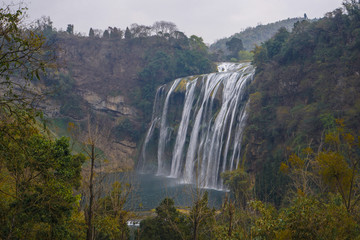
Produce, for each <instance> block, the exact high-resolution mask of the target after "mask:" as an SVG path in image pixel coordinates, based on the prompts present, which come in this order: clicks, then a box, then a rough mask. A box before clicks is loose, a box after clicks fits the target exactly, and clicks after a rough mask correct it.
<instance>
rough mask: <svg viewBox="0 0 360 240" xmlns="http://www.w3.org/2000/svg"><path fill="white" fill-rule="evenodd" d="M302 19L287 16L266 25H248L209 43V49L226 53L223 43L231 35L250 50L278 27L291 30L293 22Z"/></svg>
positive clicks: (269, 36)
mask: <svg viewBox="0 0 360 240" xmlns="http://www.w3.org/2000/svg"><path fill="white" fill-rule="evenodd" d="M302 20H304V18H288V19H285V20H281V21H277V22H274V23H269V24H266V25H261V24H260V25H258V26H256V27H248V28H246V29H245V30H244V31H241V32H239V33H235V34H234V35H232V36H230V37H228V38H222V39H220V40H218V41H216V42H215V43H213V44H211V46H210V51H212V52H217V51H220V50H221V51H222V52H224V53H227V49H226V45H225V43H226V42H227V41H229V40H230V39H231V38H233V37H236V38H240V39H241V40H242V42H243V45H244V48H245V49H246V50H248V51H250V50H252V49H253V48H254V47H255V45H260V44H261V43H262V42H265V41H267V40H268V39H270V38H271V37H272V36H274V34H275V33H276V32H277V31H278V30H279V29H280V28H282V27H285V28H286V29H287V30H288V31H291V30H292V28H293V26H294V23H296V22H298V21H302Z"/></svg>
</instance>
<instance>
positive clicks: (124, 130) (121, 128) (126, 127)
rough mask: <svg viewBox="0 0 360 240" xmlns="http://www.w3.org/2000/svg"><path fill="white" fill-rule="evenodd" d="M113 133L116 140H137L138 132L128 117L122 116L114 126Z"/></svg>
mask: <svg viewBox="0 0 360 240" xmlns="http://www.w3.org/2000/svg"><path fill="white" fill-rule="evenodd" d="M114 130H115V131H114V134H115V136H116V138H117V139H118V140H120V141H121V140H124V139H131V140H132V141H137V140H138V139H139V137H140V136H139V132H138V131H137V130H136V127H135V126H134V124H133V123H132V122H131V121H130V120H129V119H128V118H124V119H122V121H121V122H120V123H119V124H118V125H117V126H115V129H114Z"/></svg>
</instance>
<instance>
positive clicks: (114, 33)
mask: <svg viewBox="0 0 360 240" xmlns="http://www.w3.org/2000/svg"><path fill="white" fill-rule="evenodd" d="M109 32H110V38H120V39H121V38H122V36H123V32H122V31H121V30H120V29H118V28H116V27H113V28H112V27H109Z"/></svg>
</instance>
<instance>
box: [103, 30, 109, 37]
mask: <svg viewBox="0 0 360 240" xmlns="http://www.w3.org/2000/svg"><path fill="white" fill-rule="evenodd" d="M103 38H110V34H109V31H108V30H105V31H104V33H103Z"/></svg>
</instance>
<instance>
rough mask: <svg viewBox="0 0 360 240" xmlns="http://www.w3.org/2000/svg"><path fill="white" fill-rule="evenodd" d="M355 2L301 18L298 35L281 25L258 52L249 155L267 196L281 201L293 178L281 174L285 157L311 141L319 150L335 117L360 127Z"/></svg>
mask: <svg viewBox="0 0 360 240" xmlns="http://www.w3.org/2000/svg"><path fill="white" fill-rule="evenodd" d="M356 4H357V3H356ZM356 4H355V5H354V6H353V8H354V9H355V10H354V12H352V10H350V11H347V12H343V11H342V10H341V9H337V10H335V11H333V12H331V13H328V14H327V15H326V17H324V18H322V19H320V20H318V21H316V22H310V21H301V22H298V23H296V24H295V26H294V29H293V31H292V32H291V33H289V32H288V31H287V30H286V29H281V30H279V32H278V33H277V34H276V35H275V36H274V37H273V38H272V39H270V40H269V41H266V42H265V43H263V44H262V45H261V46H257V47H256V48H255V49H254V51H253V53H254V60H253V62H254V63H255V64H256V76H255V78H254V81H253V82H252V84H251V86H250V107H249V118H248V122H247V127H246V129H245V133H244V141H243V144H244V145H245V146H246V151H243V154H244V158H245V159H246V162H249V163H250V162H251V166H255V167H254V168H255V171H256V173H255V174H256V184H255V186H256V187H255V189H256V191H257V196H258V197H260V196H261V197H260V199H261V200H270V201H274V202H275V199H274V198H276V199H277V200H276V205H277V206H279V205H278V204H280V203H281V201H282V199H281V198H282V196H283V194H284V193H285V192H286V191H287V190H286V188H285V184H284V183H286V181H289V180H290V179H287V180H286V178H287V177H285V179H284V175H281V174H278V170H277V169H279V168H280V166H281V162H285V160H286V159H287V158H288V156H289V155H290V153H291V152H299V151H300V149H304V148H306V147H307V144H309V143H311V147H312V148H313V149H316V148H318V147H319V146H320V144H322V143H323V142H322V137H321V136H322V134H324V133H327V132H328V131H333V130H334V129H335V128H336V126H335V124H334V119H335V118H344V120H345V122H346V123H347V126H348V128H349V129H351V131H352V132H357V131H359V130H360V128H359V125H358V123H356V122H358V121H357V120H356V119H358V118H359V116H360V109H359V108H358V107H357V101H358V99H360V95H359V94H358V93H359V92H360V85H359V75H358V73H359V72H360V68H359V66H360V48H359V47H358V45H357V43H356V42H357V40H355V38H353V36H354V35H356V34H357V33H356V32H357V29H359V27H360V25H359V21H356V11H357V10H356V9H357V6H358V5H356ZM353 8H351V9H353ZM350 12H351V13H350ZM355 46H357V47H355ZM359 46H360V45H359ZM253 94H256V95H253ZM256 96H258V97H257V98H256ZM260 96H261V97H260ZM333 157H334V158H335V157H336V156H335V155H333ZM338 160H339V161H343V160H341V158H338ZM298 179H300V172H299V174H298ZM293 180H294V179H293ZM298 183H299V184H300V182H299V181H298ZM312 184H313V183H312ZM300 185H301V184H300ZM300 189H301V190H302V191H305V188H300ZM306 189H309V186H307V187H306ZM269 198H270V199H269Z"/></svg>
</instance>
